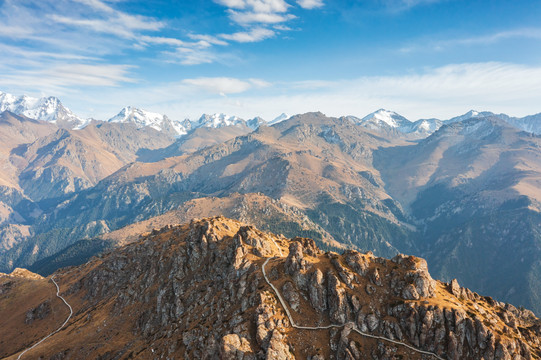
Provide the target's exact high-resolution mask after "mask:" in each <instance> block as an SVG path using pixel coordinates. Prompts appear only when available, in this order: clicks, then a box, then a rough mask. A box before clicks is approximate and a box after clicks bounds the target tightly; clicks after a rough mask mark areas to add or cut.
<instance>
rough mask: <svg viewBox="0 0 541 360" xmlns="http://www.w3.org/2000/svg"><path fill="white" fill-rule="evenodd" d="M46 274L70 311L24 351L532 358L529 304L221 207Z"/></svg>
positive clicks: (537, 347)
mask: <svg viewBox="0 0 541 360" xmlns="http://www.w3.org/2000/svg"><path fill="white" fill-rule="evenodd" d="M55 279H56V281H57V282H58V283H59V285H60V288H61V294H62V295H63V296H64V298H65V299H66V300H67V301H68V302H69V303H70V304H71V306H72V307H73V309H74V315H73V317H72V319H70V321H69V322H68V324H67V325H66V327H65V328H64V329H63V330H62V331H60V332H58V333H56V334H55V335H53V336H52V337H50V338H49V339H48V340H47V341H45V342H43V343H42V344H40V345H39V346H38V347H36V348H35V349H33V350H30V351H29V352H27V353H26V354H25V356H27V357H28V358H37V357H39V356H43V358H46V359H47V358H54V359H68V358H81V357H83V358H100V359H113V358H115V359H121V358H122V359H124V358H126V359H127V358H152V359H154V358H163V359H179V358H187V359H213V358H222V359H293V358H299V359H323V358H325V359H327V358H337V359H367V358H373V359H399V358H407V359H438V358H440V359H481V358H484V359H522V358H524V359H536V358H540V356H541V341H540V338H541V321H540V320H539V319H537V318H535V317H534V315H533V314H532V313H531V312H529V311H527V310H523V311H521V310H518V309H516V308H514V307H513V306H511V305H506V304H503V303H499V302H497V301H495V300H493V299H491V298H487V297H482V296H479V295H477V294H475V293H473V292H471V291H469V290H467V289H465V288H461V287H460V286H459V285H458V283H457V282H456V281H453V282H452V283H450V284H445V283H441V282H438V281H435V280H433V279H432V278H431V276H430V274H429V273H428V269H427V266H426V262H425V261H424V260H423V259H420V258H416V257H412V256H405V255H398V256H396V257H395V258H393V259H392V260H387V259H384V258H379V257H375V256H373V255H372V254H371V253H367V254H362V253H359V252H356V251H346V252H345V253H344V254H343V255H338V254H336V253H324V252H322V251H321V250H319V249H318V248H317V247H316V245H315V243H314V242H313V241H312V240H310V239H305V238H294V239H286V238H284V237H283V236H276V235H273V234H270V233H264V232H261V231H259V230H257V229H256V228H254V227H251V226H246V225H243V224H242V223H239V222H237V221H233V220H228V219H225V218H223V217H217V218H210V219H204V220H194V221H192V222H191V223H190V224H186V225H183V226H168V227H165V228H163V229H161V230H155V231H153V232H152V233H150V234H147V235H145V236H142V237H141V238H140V240H138V241H136V242H134V243H132V244H129V245H127V246H125V247H123V248H120V249H117V250H115V251H113V252H111V253H109V254H106V255H104V256H103V257H101V258H94V259H93V260H92V261H90V262H89V263H87V264H85V265H82V266H80V267H76V268H72V269H69V270H68V269H66V270H62V271H60V272H58V273H57V274H56V275H55ZM36 281H40V280H36ZM43 281H46V280H43ZM52 291H53V289H52V285H51V292H52ZM7 294H11V296H12V297H16V296H18V293H17V287H16V286H15V287H14V286H12V287H11V288H10V289H9V291H8V292H7ZM26 295H28V292H27V293H26ZM0 296H5V294H4V295H2V294H0ZM39 305H40V304H36V305H35V306H33V307H32V308H35V309H37V308H38V307H39ZM1 310H2V308H0V319H1V318H3V314H2V313H1V312H2V311H1ZM47 317H48V315H47V314H45V315H44V317H43V319H39V320H36V321H47ZM24 320H25V319H24V318H23V316H22V315H21V319H15V320H14V321H13V322H12V323H11V324H10V326H11V327H12V331H13V332H17V333H19V331H23V332H24V330H25V329H26V328H27V327H28V326H29V325H26V324H25V321H24ZM44 335H46V334H44ZM32 343H33V341H28V342H27V344H26V346H28V344H32ZM9 346H11V348H9ZM18 346H19V347H16V346H15V345H8V348H7V349H6V350H5V352H4V354H3V356H5V355H10V354H13V356H12V358H16V353H18V352H19V351H22V350H23V349H24V347H21V345H20V344H19V345H18Z"/></svg>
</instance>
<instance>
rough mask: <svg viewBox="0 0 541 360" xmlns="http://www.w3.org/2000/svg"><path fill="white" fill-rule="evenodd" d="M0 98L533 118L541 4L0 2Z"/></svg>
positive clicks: (84, 104) (74, 106)
mask: <svg viewBox="0 0 541 360" xmlns="http://www.w3.org/2000/svg"><path fill="white" fill-rule="evenodd" d="M0 16H1V18H2V22H1V23H0V54H1V56H0V91H4V92H8V93H11V94H14V95H22V94H27V95H30V96H56V97H58V98H60V99H61V101H62V103H63V104H64V105H65V106H67V107H68V108H70V109H71V110H72V111H74V112H75V113H76V114H77V115H79V116H81V117H84V118H87V117H93V118H96V119H103V120H105V119H108V118H111V117H113V116H114V115H115V114H116V113H118V112H119V111H120V109H121V108H122V107H124V106H128V105H131V106H135V107H138V108H142V109H145V110H148V111H153V112H159V113H162V114H166V115H167V116H169V117H170V118H173V119H184V118H191V119H195V118H197V117H199V116H200V115H201V114H203V113H218V112H223V113H227V114H229V115H237V116H240V117H243V118H253V117H255V116H262V117H263V118H264V119H266V120H272V119H273V118H275V117H277V116H278V115H280V114H281V113H287V114H290V115H292V114H297V113H304V112H308V111H321V112H323V113H325V114H327V115H329V116H342V115H354V116H359V117H363V116H365V115H366V114H368V113H370V112H373V111H375V110H377V109H379V108H385V109H388V110H393V111H396V112H398V113H400V114H401V115H403V116H405V117H407V118H408V119H410V120H416V119H419V118H432V117H436V118H440V119H448V118H450V117H453V116H456V115H460V114H463V113H465V112H467V111H469V110H471V109H475V110H478V111H483V110H488V111H492V112H495V113H502V112H503V113H507V114H509V115H513V116H525V115H529V114H535V113H539V112H541V23H540V22H539V19H541V1H539V0H516V1H509V0H505V1H502V0H473V1H472V0H358V1H353V0H332V1H331V0H191V1H184V0H152V1H148V0H144V1H139V0H134V1H131V0H0Z"/></svg>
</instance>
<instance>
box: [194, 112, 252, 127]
mask: <svg viewBox="0 0 541 360" xmlns="http://www.w3.org/2000/svg"><path fill="white" fill-rule="evenodd" d="M239 125H246V122H245V121H244V120H242V119H241V118H239V117H237V116H230V115H226V114H223V113H220V114H212V115H209V114H203V115H201V117H200V118H199V120H197V121H195V122H194V123H193V126H194V127H211V128H222V127H225V126H239Z"/></svg>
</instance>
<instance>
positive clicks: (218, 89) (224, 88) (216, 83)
mask: <svg viewBox="0 0 541 360" xmlns="http://www.w3.org/2000/svg"><path fill="white" fill-rule="evenodd" d="M182 84H186V85H192V86H195V87H197V88H199V89H201V90H204V91H206V92H209V93H212V94H220V95H227V94H238V93H242V92H245V91H247V90H249V89H252V88H262V87H267V86H270V84H269V83H268V82H266V81H264V80H260V79H248V80H240V79H236V78H229V77H212V78H211V77H202V78H196V79H185V80H183V81H182Z"/></svg>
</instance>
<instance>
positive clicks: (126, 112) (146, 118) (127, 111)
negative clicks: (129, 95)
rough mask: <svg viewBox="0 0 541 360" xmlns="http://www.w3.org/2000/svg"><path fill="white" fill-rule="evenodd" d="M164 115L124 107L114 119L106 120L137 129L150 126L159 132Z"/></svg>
mask: <svg viewBox="0 0 541 360" xmlns="http://www.w3.org/2000/svg"><path fill="white" fill-rule="evenodd" d="M164 118H165V115H162V114H158V113H154V112H150V111H146V110H142V109H138V108H136V107H132V106H126V107H125V108H123V109H122V110H120V112H119V113H118V114H117V115H115V116H114V117H112V118H110V119H109V120H107V121H108V122H112V123H133V124H135V125H137V128H142V127H146V126H150V127H151V128H153V129H156V130H158V131H161V130H162V128H161V126H160V125H161V123H162V122H163V121H164Z"/></svg>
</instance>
